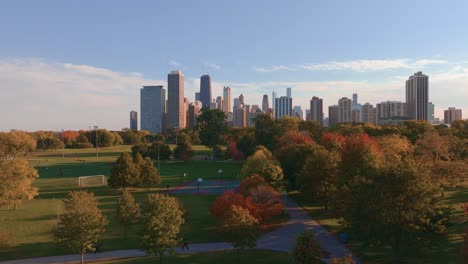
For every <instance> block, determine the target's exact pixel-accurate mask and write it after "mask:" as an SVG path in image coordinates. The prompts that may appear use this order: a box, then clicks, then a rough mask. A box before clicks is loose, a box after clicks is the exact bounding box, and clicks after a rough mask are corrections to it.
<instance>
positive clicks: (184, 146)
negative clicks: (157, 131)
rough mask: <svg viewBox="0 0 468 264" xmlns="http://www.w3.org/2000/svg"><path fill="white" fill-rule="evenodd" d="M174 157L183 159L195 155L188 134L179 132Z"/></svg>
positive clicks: (185, 159)
mask: <svg viewBox="0 0 468 264" xmlns="http://www.w3.org/2000/svg"><path fill="white" fill-rule="evenodd" d="M174 157H175V158H176V159H179V160H183V161H187V160H189V159H190V158H192V157H193V150H192V144H190V138H189V136H188V135H187V134H185V133H179V136H178V140H177V146H176V147H175V149H174Z"/></svg>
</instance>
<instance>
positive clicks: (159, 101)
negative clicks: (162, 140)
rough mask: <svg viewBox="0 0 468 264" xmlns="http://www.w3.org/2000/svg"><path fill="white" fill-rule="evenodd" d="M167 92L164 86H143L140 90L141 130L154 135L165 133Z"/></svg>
mask: <svg viewBox="0 0 468 264" xmlns="http://www.w3.org/2000/svg"><path fill="white" fill-rule="evenodd" d="M165 111H166V91H165V90H164V88H163V86H162V85H158V86H143V88H141V90H140V118H141V120H140V124H141V130H146V131H149V132H151V133H153V134H156V133H161V132H163V127H164V114H165Z"/></svg>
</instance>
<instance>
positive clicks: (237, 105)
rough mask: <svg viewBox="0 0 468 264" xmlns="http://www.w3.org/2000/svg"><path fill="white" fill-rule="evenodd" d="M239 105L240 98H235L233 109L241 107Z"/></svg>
mask: <svg viewBox="0 0 468 264" xmlns="http://www.w3.org/2000/svg"><path fill="white" fill-rule="evenodd" d="M239 105H240V103H239V98H234V106H233V109H237V108H239Z"/></svg>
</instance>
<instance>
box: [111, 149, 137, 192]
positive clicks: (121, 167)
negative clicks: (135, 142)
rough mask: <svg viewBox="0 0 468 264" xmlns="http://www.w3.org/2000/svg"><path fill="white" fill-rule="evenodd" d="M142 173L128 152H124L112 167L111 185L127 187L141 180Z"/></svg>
mask: <svg viewBox="0 0 468 264" xmlns="http://www.w3.org/2000/svg"><path fill="white" fill-rule="evenodd" d="M139 177H140V173H139V171H138V169H137V168H136V167H135V164H134V163H133V161H132V159H131V158H130V156H129V155H128V154H127V153H122V154H121V155H120V157H119V158H118V159H117V161H116V162H115V164H114V166H113V167H112V168H111V173H110V177H109V185H110V186H112V187H113V188H124V189H125V188H127V187H129V186H132V185H134V184H136V183H138V182H139Z"/></svg>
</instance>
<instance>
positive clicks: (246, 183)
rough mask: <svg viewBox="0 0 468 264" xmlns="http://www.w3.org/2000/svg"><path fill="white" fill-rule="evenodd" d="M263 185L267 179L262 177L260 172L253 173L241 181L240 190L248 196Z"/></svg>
mask: <svg viewBox="0 0 468 264" xmlns="http://www.w3.org/2000/svg"><path fill="white" fill-rule="evenodd" d="M262 185H266V183H265V179H263V177H260V176H259V175H258V174H253V175H252V176H250V177H247V178H245V179H243V180H242V181H241V183H240V187H239V192H240V193H241V194H242V195H243V196H244V197H247V196H249V195H250V194H251V193H252V190H254V189H256V188H257V187H259V186H262Z"/></svg>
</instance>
